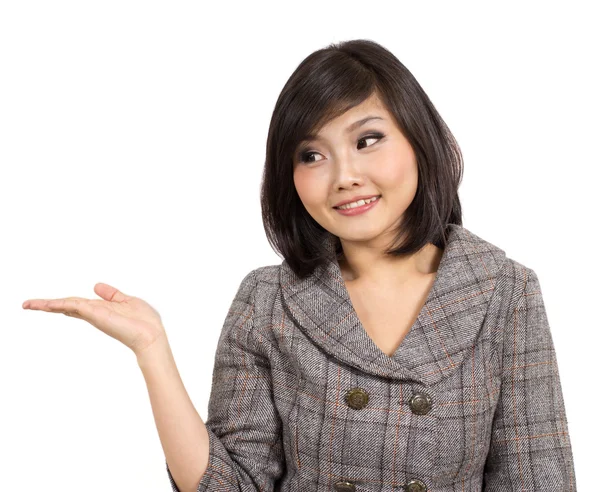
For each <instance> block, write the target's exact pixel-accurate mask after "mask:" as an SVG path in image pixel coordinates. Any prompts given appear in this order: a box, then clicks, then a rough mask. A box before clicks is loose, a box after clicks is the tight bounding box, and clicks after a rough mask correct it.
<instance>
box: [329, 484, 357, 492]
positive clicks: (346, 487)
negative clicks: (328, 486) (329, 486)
mask: <svg viewBox="0 0 600 492" xmlns="http://www.w3.org/2000/svg"><path fill="white" fill-rule="evenodd" d="M333 488H334V489H335V490H336V492H354V491H355V490H356V487H355V486H354V484H353V483H351V482H345V481H342V482H337V483H335V484H334V485H333Z"/></svg>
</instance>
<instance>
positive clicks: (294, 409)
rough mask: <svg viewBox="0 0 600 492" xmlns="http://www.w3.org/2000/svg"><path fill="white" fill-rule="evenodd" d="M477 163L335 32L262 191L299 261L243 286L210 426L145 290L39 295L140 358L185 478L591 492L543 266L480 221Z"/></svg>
mask: <svg viewBox="0 0 600 492" xmlns="http://www.w3.org/2000/svg"><path fill="white" fill-rule="evenodd" d="M461 178H462V157H461V152H460V149H459V147H458V145H457V143H456V141H455V140H454V138H453V136H452V134H451V133H450V131H449V129H448V128H447V126H446V125H445V124H444V122H443V120H442V118H441V117H440V115H439V114H438V113H437V111H436V109H435V108H434V106H433V104H432V103H431V101H430V100H429V98H428V97H427V95H426V94H425V92H424V91H423V89H422V88H421V86H420V85H419V84H418V82H417V81H416V80H415V78H414V77H413V76H412V74H411V73H410V72H409V71H408V70H407V69H406V67H404V65H402V63H400V62H399V61H398V59H397V58H396V57H395V56H393V55H392V53H390V52H389V51H388V50H386V49H385V48H383V47H382V46H380V45H378V44H377V43H374V42H372V41H367V40H352V41H347V42H342V43H339V44H333V45H330V46H328V47H326V48H324V49H321V50H318V51H316V52H314V53H312V54H311V55H309V56H308V57H307V58H306V59H305V60H304V61H303V62H302V63H301V64H300V65H299V66H298V67H297V69H296V70H295V72H294V73H293V74H292V76H291V77H290V79H289V80H288V82H287V83H286V85H285V87H284V88H283V90H282V92H281V94H280V96H279V99H278V101H277V103H276V106H275V109H274V113H273V118H272V120H271V125H270V128H269V135H268V140H267V152H266V164H265V169H264V178H263V183H262V190H261V204H262V210H263V221H264V226H265V231H266V234H267V237H268V239H269V242H270V243H271V244H272V246H273V248H274V249H275V250H276V251H277V252H278V254H280V255H281V256H282V257H283V261H282V263H281V264H280V265H268V266H262V267H259V268H256V269H254V270H252V271H251V272H249V273H248V274H247V275H246V276H245V277H244V278H243V280H242V281H241V284H240V286H239V288H238V290H237V293H236V295H235V297H234V299H233V301H232V304H231V308H230V310H229V312H228V314H227V316H226V319H225V322H224V325H223V328H222V332H221V336H220V338H219V343H218V346H217V351H216V356H215V365H214V372H213V380H212V392H211V395H210V400H209V409H208V418H207V421H206V423H204V422H203V421H202V419H201V418H200V416H199V415H198V413H197V411H196V410H195V408H194V406H193V404H192V402H191V401H190V399H189V397H188V395H187V393H186V390H185V388H184V386H183V384H182V382H181V379H180V377H179V374H178V372H177V368H176V365H175V361H174V360H173V356H172V353H171V350H170V348H169V344H168V340H167V337H166V334H165V330H164V327H163V326H162V323H161V321H160V316H159V315H158V313H157V312H156V311H154V310H153V309H152V308H151V307H150V306H149V305H148V304H147V303H145V302H144V301H142V300H141V299H139V298H136V297H132V296H128V295H126V294H124V293H122V292H120V291H119V290H117V289H115V288H113V287H111V286H108V285H106V284H97V285H96V286H95V292H96V293H97V294H98V295H99V296H100V297H101V298H102V299H101V300H88V299H82V298H75V297H71V298H66V299H54V300H39V299H37V300H29V301H26V302H25V304H24V307H26V308H29V309H40V310H45V311H49V312H59V313H64V314H66V315H69V316H76V317H79V318H81V319H84V320H86V321H88V322H89V323H91V324H93V325H94V326H96V327H97V328H99V329H100V330H102V331H104V332H105V333H107V334H108V335H110V336H112V337H114V338H116V339H117V340H119V341H121V342H122V343H124V344H125V345H127V346H128V347H129V348H131V349H132V350H133V351H134V352H135V354H136V357H137V361H138V364H139V366H140V368H141V369H142V371H143V374H144V377H145V381H146V383H147V386H148V392H149V395H150V400H151V404H152V409H153V412H154V417H155V420H156V426H157V429H158V432H159V435H160V439H161V443H162V446H163V449H164V452H165V457H166V464H167V467H166V468H167V472H168V476H169V478H170V482H171V485H172V488H173V490H175V491H181V492H184V491H190V492H191V491H196V490H197V491H209V490H210V491H212V490H215V491H216V490H222V491H274V490H282V491H301V492H304V491H330V490H333V491H340V492H341V491H344V492H346V491H365V492H366V491H392V490H405V491H409V492H426V491H431V492H433V491H435V492H455V491H462V492H465V491H482V490H484V491H487V492H500V491H521V492H523V491H528V492H533V491H544V492H550V491H557V492H558V491H561V492H565V491H575V490H576V482H575V475H574V467H573V457H572V451H571V444H570V438H569V433H568V425H567V418H566V415H565V407H564V401H563V396H562V391H561V384H560V378H559V373H558V368H557V359H556V353H555V350H554V346H553V342H552V336H551V332H550V328H549V324H548V319H547V316H546V311H545V307H544V302H543V298H542V293H541V290H540V282H539V280H538V277H537V275H536V273H535V272H534V271H533V270H532V269H531V268H528V267H526V266H524V265H522V264H520V263H518V262H517V261H515V260H513V259H511V258H508V257H507V256H506V254H505V252H504V251H503V250H502V249H501V248H499V247H497V246H494V245H493V244H491V243H489V242H487V241H485V240H484V239H482V238H480V237H478V236H477V235H475V234H474V233H472V232H470V231H469V230H467V229H466V228H464V227H463V226H462V219H461V205H460V200H459V197H458V187H459V184H460V181H461Z"/></svg>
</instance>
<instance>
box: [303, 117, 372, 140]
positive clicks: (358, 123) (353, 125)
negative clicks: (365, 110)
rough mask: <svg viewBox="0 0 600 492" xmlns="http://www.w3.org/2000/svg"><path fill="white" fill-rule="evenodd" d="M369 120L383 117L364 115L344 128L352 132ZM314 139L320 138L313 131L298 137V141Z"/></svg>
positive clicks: (347, 131)
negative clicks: (300, 137)
mask: <svg viewBox="0 0 600 492" xmlns="http://www.w3.org/2000/svg"><path fill="white" fill-rule="evenodd" d="M371 120H383V118H382V117H381V116H365V117H364V118H362V119H360V120H357V121H355V122H354V123H351V124H350V125H348V127H347V128H346V133H351V132H353V131H354V130H356V129H357V128H359V127H361V126H362V125H364V124H365V123H366V122H367V121H371ZM315 140H322V138H321V137H319V136H318V135H315V134H314V133H308V134H307V135H305V136H304V137H303V138H302V139H300V142H312V141H315Z"/></svg>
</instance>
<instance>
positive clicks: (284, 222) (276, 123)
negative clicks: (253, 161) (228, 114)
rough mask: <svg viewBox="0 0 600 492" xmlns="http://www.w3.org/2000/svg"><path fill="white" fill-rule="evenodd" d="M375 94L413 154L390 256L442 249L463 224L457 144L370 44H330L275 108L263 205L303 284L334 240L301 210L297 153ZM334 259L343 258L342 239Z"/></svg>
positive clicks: (421, 95) (407, 77)
mask: <svg viewBox="0 0 600 492" xmlns="http://www.w3.org/2000/svg"><path fill="white" fill-rule="evenodd" d="M374 93H376V94H377V95H378V96H379V98H380V99H381V101H382V103H383V104H384V105H385V106H386V108H387V110H388V111H389V112H390V113H391V114H392V115H393V116H394V117H395V119H396V122H397V124H398V126H399V128H400V130H401V131H402V133H403V134H404V136H405V138H406V139H407V140H408V142H409V143H410V145H411V146H412V149H413V151H414V153H415V156H416V160H417V168H418V176H419V178H418V186H417V191H416V195H415V198H414V200H413V201H412V202H411V204H410V205H409V207H408V208H407V209H406V211H405V213H404V214H403V216H402V220H401V221H399V224H398V227H397V233H396V237H395V241H394V244H395V246H394V247H393V248H391V249H388V250H387V251H386V254H388V255H392V256H400V255H408V254H412V253H415V252H417V251H418V250H420V249H421V248H422V247H423V246H425V245H426V244H427V243H429V242H431V243H433V244H435V245H436V246H438V247H440V248H445V245H446V239H447V225H448V224H458V225H462V212H461V205H460V200H459V197H458V187H459V185H460V182H461V180H462V173H463V158H462V153H461V151H460V148H459V146H458V143H457V142H456V140H455V138H454V137H453V135H452V133H451V132H450V130H449V129H448V127H447V126H446V124H445V123H444V121H443V120H442V118H441V116H440V115H439V114H438V112H437V110H436V109H435V107H434V106H433V104H432V102H431V101H430V100H429V97H428V96H427V94H426V93H425V91H424V90H423V89H422V87H421V86H420V85H419V83H418V82H417V80H416V79H415V78H414V76H413V75H412V74H411V73H410V71H409V70H408V69H407V68H406V67H405V66H404V65H403V64H402V63H401V62H400V61H399V60H398V59H397V58H396V57H395V56H394V55H393V54H392V53H391V52H390V51H388V50H387V49H386V48H384V47H383V46H381V45H379V44H377V43H375V42H374V41H370V40H366V39H356V40H349V41H343V42H340V43H332V44H330V45H329V46H327V47H325V48H322V49H319V50H317V51H315V52H313V53H311V54H310V55H309V56H308V57H306V58H305V59H304V60H303V61H302V62H301V63H300V65H298V67H297V68H296V70H295V71H294V73H293V74H292V75H291V76H290V78H289V79H288V81H287V82H286V84H285V86H284V87H283V89H282V91H281V94H280V95H279V98H278V99H277V102H276V104H275V108H274V110H273V115H272V117H271V122H270V126H269V134H268V138H267V148H266V160H265V167H264V170H263V176H262V182H261V191H260V201H261V208H262V220H263V226H264V228H265V232H266V235H267V239H268V241H269V243H270V244H271V246H272V247H273V248H274V250H275V251H276V252H277V253H278V254H279V255H280V256H283V259H284V260H285V261H286V262H287V263H288V265H289V266H290V268H291V269H292V271H294V273H295V274H296V275H298V276H299V277H300V278H304V277H306V276H307V275H309V274H311V273H312V272H313V270H314V269H315V268H316V267H318V266H320V265H321V264H323V263H324V262H325V261H326V257H327V249H326V244H325V240H326V239H327V236H328V235H331V233H330V232H329V231H327V230H325V229H324V228H323V227H321V225H320V224H319V223H317V222H316V221H315V220H314V219H313V218H312V217H311V216H310V214H309V213H308V212H307V211H306V209H305V208H304V205H303V204H302V202H301V201H300V197H299V196H298V193H297V191H296V187H295V185H294V180H293V173H294V168H293V162H294V154H295V152H296V149H297V147H298V145H299V144H300V143H301V142H302V141H303V140H304V139H305V138H306V137H307V136H309V135H314V134H316V133H318V131H319V130H320V128H321V127H322V126H324V125H325V124H326V123H327V122H328V121H330V120H331V119H333V118H336V117H337V116H339V115H341V114H343V113H344V112H346V111H347V110H348V109H350V108H352V107H354V106H356V105H358V104H360V103H361V102H363V101H364V100H365V99H367V98H368V97H369V96H371V95H372V94H374ZM335 243H336V254H337V255H338V257H339V255H340V254H341V252H342V247H341V242H340V240H339V238H337V239H336V240H335Z"/></svg>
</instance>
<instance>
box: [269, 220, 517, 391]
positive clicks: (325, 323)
mask: <svg viewBox="0 0 600 492" xmlns="http://www.w3.org/2000/svg"><path fill="white" fill-rule="evenodd" d="M448 228H449V230H448V236H447V237H448V239H447V243H446V247H445V248H444V251H443V254H442V258H441V262H440V264H439V266H438V271H437V273H436V277H435V279H434V282H433V286H432V288H431V290H430V291H429V294H428V297H427V300H426V301H425V304H424V305H423V308H422V309H421V311H420V312H419V315H418V317H417V319H416V320H415V322H414V324H413V325H412V327H411V329H410V331H409V332H408V333H407V335H406V336H405V338H404V340H403V341H402V343H401V344H400V346H399V347H398V349H397V350H396V352H395V353H394V354H393V356H391V357H390V356H388V355H387V354H385V353H384V352H382V351H381V350H380V349H379V347H378V346H377V345H376V344H375V342H373V340H372V339H371V338H370V337H369V335H368V334H367V332H366V331H365V329H364V327H363V326H362V324H361V322H360V320H359V318H358V315H357V313H356V311H355V310H354V307H353V306H352V302H351V300H350V296H349V294H348V290H347V289H346V284H345V282H344V280H343V278H342V274H341V270H340V267H339V263H338V261H337V257H336V255H335V240H336V237H335V236H334V235H332V234H329V235H328V236H327V238H326V242H327V248H328V253H329V256H328V260H327V262H326V263H325V264H324V265H322V266H321V267H319V268H317V269H315V271H314V272H313V274H312V275H309V276H308V277H307V278H305V279H300V278H299V277H298V276H296V275H295V274H294V272H293V271H292V270H291V269H290V268H289V266H288V264H287V262H286V261H285V260H284V261H283V262H282V264H281V269H280V278H279V281H280V286H281V292H282V301H283V305H284V308H285V309H286V311H287V312H288V315H289V316H290V317H291V318H292V320H293V322H294V323H295V325H296V326H297V328H298V329H299V330H301V331H302V332H303V333H304V334H305V335H306V336H308V337H309V338H310V339H311V340H312V342H313V343H315V344H316V345H318V346H319V347H320V348H321V349H322V350H323V351H325V352H326V353H328V354H329V355H331V356H333V357H335V358H336V359H338V360H339V361H341V362H343V363H345V364H347V365H350V366H352V367H354V368H356V369H358V370H360V371H361V372H364V373H369V374H372V375H377V376H382V377H387V378H393V379H403V380H410V381H413V382H415V383H419V384H423V385H426V386H430V385H432V384H435V383H437V382H439V381H441V380H442V379H443V378H445V377H447V376H448V375H449V374H450V373H451V372H452V371H454V370H455V369H456V368H457V367H458V366H459V365H460V363H461V362H462V360H463V359H464V358H465V356H467V355H468V354H469V353H470V350H471V348H472V346H473V345H474V344H475V343H476V340H477V338H478V336H479V333H480V329H481V326H482V325H483V321H484V318H485V315H486V312H487V308H488V304H489V301H490V299H491V297H492V293H493V290H494V285H495V283H496V277H497V275H498V272H499V270H500V267H501V265H502V263H503V262H504V260H505V258H506V255H505V252H504V251H503V250H502V249H500V248H498V247H496V246H494V245H492V244H490V243H488V242H486V241H484V240H483V239H481V238H480V237H478V236H476V235H475V234H473V233H472V232H470V231H468V230H467V229H465V228H464V227H462V226H459V225H456V224H450V225H448Z"/></svg>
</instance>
